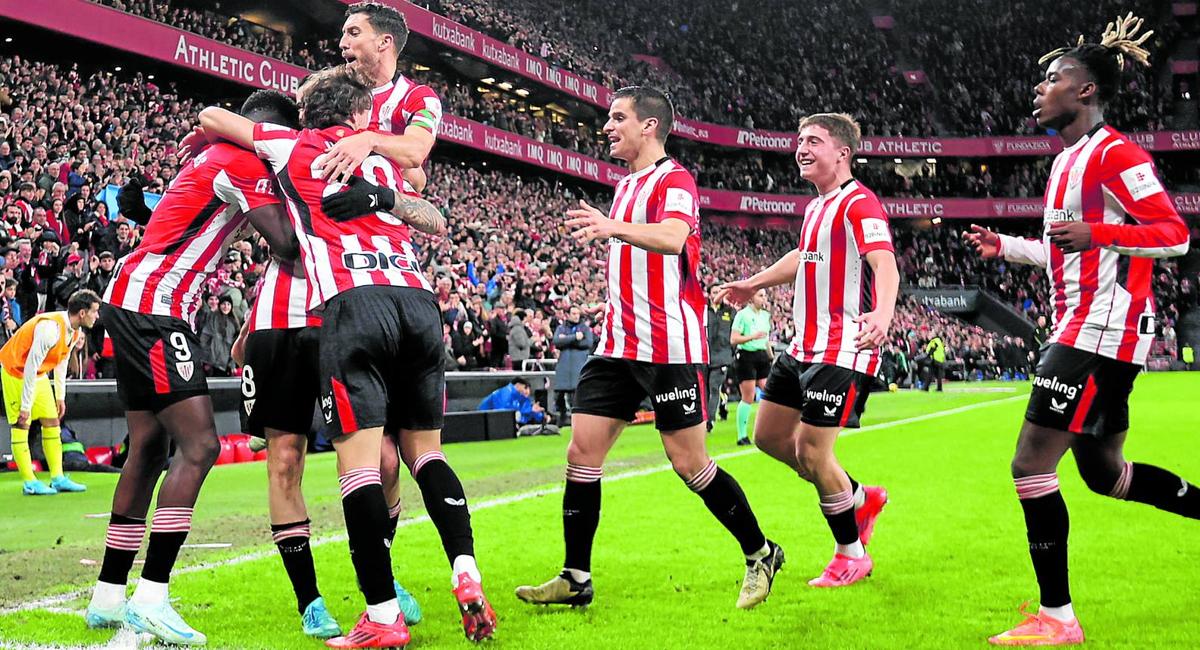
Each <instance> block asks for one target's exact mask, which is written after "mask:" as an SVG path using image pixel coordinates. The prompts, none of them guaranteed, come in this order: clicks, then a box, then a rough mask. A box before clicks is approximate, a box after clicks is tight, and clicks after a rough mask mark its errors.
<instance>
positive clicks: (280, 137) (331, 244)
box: [254, 123, 432, 310]
mask: <svg viewBox="0 0 1200 650" xmlns="http://www.w3.org/2000/svg"><path fill="white" fill-rule="evenodd" d="M354 133H355V131H354V130H353V129H351V128H349V127H345V126H336V127H331V128H328V129H320V130H318V129H304V130H303V131H295V130H292V129H289V128H287V127H284V126H278V125H275V124H265V123H259V124H255V125H254V149H255V151H256V152H257V153H258V155H260V156H262V157H263V158H264V159H265V160H267V161H268V162H269V163H270V165H271V167H272V169H273V170H274V171H275V177H276V179H277V180H278V182H279V187H280V189H281V190H282V191H283V198H284V204H285V205H286V206H287V210H288V214H289V216H290V217H291V219H292V226H293V228H294V229H295V231H296V239H297V240H299V243H300V256H301V259H302V260H303V262H304V264H303V266H304V276H305V277H306V278H307V281H308V286H309V299H308V308H309V309H310V310H311V309H316V308H317V307H320V306H321V305H323V304H325V302H326V301H327V300H329V299H330V298H332V297H334V296H336V295H337V294H339V293H341V292H343V291H347V290H349V289H353V288H355V287H364V286H372V285H388V286H395V287H415V288H419V289H424V290H426V291H432V290H431V288H430V286H429V282H428V281H427V280H426V279H425V275H424V274H423V273H421V267H420V264H419V262H418V260H417V255H416V251H415V250H414V249H413V246H412V241H411V239H410V237H409V229H408V225H406V224H405V223H404V222H403V221H401V220H400V219H399V218H397V217H395V216H393V215H391V214H389V213H386V212H377V213H375V215H374V216H367V217H360V218H357V219H351V220H349V221H342V222H339V221H334V220H333V219H330V218H329V217H327V216H325V213H324V212H321V197H322V196H324V195H326V194H331V193H333V192H337V191H339V190H340V189H341V188H342V185H341V184H340V183H327V182H325V181H324V180H322V179H321V177H320V173H319V169H320V166H321V157H322V156H324V154H325V151H327V150H328V149H329V148H330V147H332V146H333V144H334V143H335V142H337V141H338V140H340V139H342V138H344V137H346V136H349V135H352V134H354ZM354 173H355V175H356V176H361V177H363V178H365V179H366V180H367V181H369V182H371V183H374V184H375V185H379V186H381V187H390V188H392V189H394V190H399V189H400V187H401V185H400V170H399V169H397V168H396V166H395V165H393V164H392V162H391V161H390V160H388V159H387V158H384V157H383V156H379V155H375V154H372V155H370V156H367V159H366V160H365V161H363V163H362V165H360V166H359V168H358V169H356V170H355V171H354Z"/></svg>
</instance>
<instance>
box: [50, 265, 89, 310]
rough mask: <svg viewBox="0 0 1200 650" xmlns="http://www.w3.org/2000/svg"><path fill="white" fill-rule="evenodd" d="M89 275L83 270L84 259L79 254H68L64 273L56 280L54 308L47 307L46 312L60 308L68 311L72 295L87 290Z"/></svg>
mask: <svg viewBox="0 0 1200 650" xmlns="http://www.w3.org/2000/svg"><path fill="white" fill-rule="evenodd" d="M87 274H88V272H87V270H86V269H84V268H83V257H82V256H80V255H79V253H70V254H68V255H67V258H66V261H65V262H64V264H63V272H62V273H60V274H59V275H58V277H57V278H55V280H54V306H53V307H51V306H47V308H46V311H53V310H54V309H58V308H60V307H61V308H63V309H66V305H67V299H68V298H70V297H71V294H73V293H75V292H76V291H78V290H80V289H86V288H87V282H88V275H87ZM98 295H103V294H98Z"/></svg>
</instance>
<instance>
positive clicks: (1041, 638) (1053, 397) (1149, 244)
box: [964, 14, 1200, 645]
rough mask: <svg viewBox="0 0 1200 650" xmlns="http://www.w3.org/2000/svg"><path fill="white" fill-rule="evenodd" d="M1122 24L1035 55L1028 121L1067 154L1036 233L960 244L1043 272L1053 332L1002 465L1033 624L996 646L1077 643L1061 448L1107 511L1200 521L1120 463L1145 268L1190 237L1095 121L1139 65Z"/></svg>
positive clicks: (1131, 157) (1150, 329)
mask: <svg viewBox="0 0 1200 650" xmlns="http://www.w3.org/2000/svg"><path fill="white" fill-rule="evenodd" d="M1141 24H1142V21H1141V20H1140V19H1136V18H1134V17H1133V15H1132V14H1130V15H1128V16H1125V17H1123V18H1118V19H1117V20H1116V22H1114V23H1109V27H1108V29H1106V30H1105V32H1104V35H1103V36H1102V38H1101V40H1100V42H1099V43H1085V42H1084V41H1083V37H1080V40H1079V43H1078V44H1077V45H1076V46H1074V47H1069V48H1061V49H1058V50H1055V51H1053V52H1050V53H1049V54H1047V55H1046V56H1044V57H1042V59H1041V61H1040V63H1043V64H1044V63H1049V64H1050V65H1049V67H1048V68H1047V69H1046V74H1045V78H1044V79H1043V80H1042V81H1041V82H1040V83H1038V85H1037V86H1036V87H1035V88H1034V93H1035V98H1034V101H1033V106H1034V111H1033V115H1034V118H1035V119H1037V122H1038V125H1039V126H1041V127H1043V128H1046V129H1053V130H1054V131H1057V132H1058V135H1059V136H1060V137H1061V138H1062V140H1063V144H1064V145H1065V149H1063V151H1062V153H1060V154H1058V156H1057V157H1056V158H1055V160H1054V164H1053V166H1051V168H1050V180H1049V182H1048V183H1047V186H1046V200H1045V203H1046V204H1045V213H1044V217H1043V220H1044V222H1045V233H1044V234H1043V236H1042V238H1041V239H1032V240H1027V239H1024V238H1018V237H1009V236H1006V235H997V234H995V233H993V232H990V231H988V230H986V229H984V228H980V227H979V226H972V229H971V230H972V231H971V232H970V233H964V236H965V239H966V240H967V241H968V242H969V243H970V244H972V245H973V246H974V247H975V249H976V250H978V251H979V253H980V254H981V255H982V256H983V257H984V258H989V259H991V258H1003V259H1004V260H1007V261H1009V262H1018V263H1025V264H1036V265H1038V266H1042V267H1045V268H1046V271H1047V274H1048V275H1049V277H1050V282H1051V285H1052V287H1053V290H1054V329H1053V333H1052V334H1051V336H1050V340H1049V345H1048V346H1047V347H1046V348H1044V353H1043V355H1042V359H1041V361H1040V362H1039V363H1038V367H1037V374H1036V376H1035V377H1034V380H1033V392H1032V393H1031V394H1030V396H1029V407H1028V408H1027V409H1026V411H1025V422H1024V424H1023V425H1022V427H1021V433H1020V436H1019V438H1018V439H1017V450H1016V454H1015V456H1014V457H1013V461H1012V475H1013V481H1014V482H1015V483H1016V487H1017V498H1018V499H1020V501H1021V509H1022V510H1023V511H1024V513H1025V527H1026V531H1027V533H1028V539H1029V555H1030V557H1031V559H1032V560H1033V569H1034V573H1035V574H1037V581H1038V586H1039V587H1040V590H1041V606H1040V608H1039V609H1038V611H1037V612H1036V613H1034V612H1028V611H1025V608H1024V606H1022V613H1023V614H1024V615H1025V620H1024V622H1022V623H1021V624H1020V625H1018V626H1017V627H1015V628H1013V629H1011V630H1009V631H1007V632H1003V633H1001V634H998V635H996V636H994V637H992V638H990V639H988V640H989V641H990V642H992V643H993V644H997V645H1065V644H1072V643H1082V642H1083V628H1081V627H1080V625H1079V620H1078V619H1077V618H1076V617H1075V613H1074V609H1073V608H1072V605H1071V594H1070V587H1069V584H1068V580H1067V530H1068V523H1067V505H1066V503H1065V502H1064V501H1063V497H1062V493H1061V492H1060V491H1059V485H1058V474H1057V473H1056V472H1057V469H1058V463H1059V460H1061V459H1062V457H1063V455H1064V454H1066V452H1067V450H1068V449H1070V450H1071V451H1072V452H1073V454H1074V456H1075V464H1076V465H1077V466H1078V467H1079V473H1080V475H1081V476H1082V477H1083V480H1084V482H1085V483H1086V484H1087V486H1088V487H1089V488H1091V489H1092V490H1093V491H1095V492H1097V493H1099V494H1102V495H1108V496H1111V497H1114V498H1117V499H1124V500H1127V501H1137V502H1139V503H1147V504H1150V505H1152V506H1154V507H1156V508H1159V509H1162V510H1166V511H1168V512H1173V513H1175V514H1179V515H1183V516H1184V517H1189V518H1192V519H1196V518H1200V489H1198V488H1197V487H1196V486H1195V485H1192V484H1189V483H1188V482H1187V481H1186V480H1184V479H1182V478H1180V477H1178V476H1176V475H1175V474H1172V473H1171V472H1168V471H1166V470H1163V469H1160V468H1158V467H1155V466H1153V465H1145V464H1142V463H1131V462H1128V461H1126V460H1125V456H1124V446H1125V436H1126V434H1127V432H1128V429H1129V394H1130V392H1131V391H1132V390H1133V381H1134V378H1135V377H1137V374H1138V371H1139V370H1141V367H1142V365H1144V364H1145V362H1146V355H1147V352H1148V351H1149V350H1150V345H1151V343H1152V342H1153V339H1154V330H1155V323H1154V300H1153V293H1152V291H1151V284H1150V278H1151V275H1152V274H1153V269H1154V260H1153V259H1152V258H1161V257H1172V256H1176V255H1183V254H1184V253H1186V252H1187V250H1188V229H1187V226H1186V224H1185V223H1184V222H1183V220H1182V219H1180V217H1179V215H1178V214H1177V213H1176V212H1175V208H1174V206H1173V205H1172V203H1171V199H1170V198H1169V197H1168V195H1167V192H1166V190H1165V189H1164V188H1163V186H1162V184H1161V183H1160V182H1159V180H1158V178H1156V176H1155V173H1154V165H1153V163H1152V162H1151V158H1150V155H1149V154H1147V153H1146V152H1145V151H1143V150H1142V148H1141V147H1139V146H1138V145H1137V144H1134V142H1133V141H1131V140H1130V139H1129V138H1127V137H1126V136H1124V135H1123V134H1121V133H1119V132H1118V131H1117V130H1116V129H1113V128H1112V127H1110V126H1108V125H1106V124H1105V123H1104V109H1105V106H1107V105H1108V104H1109V102H1111V101H1112V100H1113V98H1114V97H1116V94H1117V92H1118V91H1119V90H1120V88H1121V87H1122V82H1121V72H1122V68H1123V66H1124V63H1125V59H1126V58H1128V59H1131V60H1132V61H1134V62H1136V63H1140V64H1143V65H1146V64H1147V57H1148V52H1147V51H1146V50H1145V49H1144V48H1143V47H1142V43H1144V42H1145V41H1146V39H1147V38H1148V37H1149V36H1150V34H1151V32H1147V33H1145V34H1142V35H1140V36H1139V35H1138V34H1137V32H1138V30H1139V29H1140V27H1141Z"/></svg>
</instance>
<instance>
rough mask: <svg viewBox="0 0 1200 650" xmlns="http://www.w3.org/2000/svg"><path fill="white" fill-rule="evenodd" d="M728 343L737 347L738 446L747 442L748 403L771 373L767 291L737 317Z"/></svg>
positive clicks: (748, 442)
mask: <svg viewBox="0 0 1200 650" xmlns="http://www.w3.org/2000/svg"><path fill="white" fill-rule="evenodd" d="M729 342H730V343H732V344H733V346H734V348H736V349H737V356H736V361H735V364H734V368H735V370H736V372H737V378H738V388H739V389H740V390H741V393H742V401H741V402H740V403H739V404H738V410H737V435H738V444H739V445H748V444H750V436H749V435H747V433H746V431H747V429H748V425H749V423H750V405H751V404H753V403H754V399H755V396H756V393H757V392H758V391H757V390H755V389H756V388H762V387H763V386H765V385H766V383H767V375H769V374H771V351H770V349H769V348H770V344H771V311H770V310H769V309H767V291H766V290H765V289H763V290H760V291H758V292H757V293H755V294H754V297H753V298H751V299H750V302H749V304H747V305H746V307H745V308H743V309H742V310H741V311H739V312H738V313H737V316H735V317H734V318H733V328H732V332H731V333H730V338H729Z"/></svg>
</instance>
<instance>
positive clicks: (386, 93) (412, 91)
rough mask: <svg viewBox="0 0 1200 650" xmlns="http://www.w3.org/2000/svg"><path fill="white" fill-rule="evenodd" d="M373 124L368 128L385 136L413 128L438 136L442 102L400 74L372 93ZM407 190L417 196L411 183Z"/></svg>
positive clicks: (421, 85) (406, 186) (433, 93)
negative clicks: (385, 134)
mask: <svg viewBox="0 0 1200 650" xmlns="http://www.w3.org/2000/svg"><path fill="white" fill-rule="evenodd" d="M371 95H372V96H373V98H374V103H373V104H372V106H371V124H370V125H369V126H368V127H367V128H369V129H371V130H372V131H379V132H381V133H392V134H397V135H399V134H402V133H404V130H405V129H407V128H408V127H410V126H415V127H419V128H422V129H425V130H427V131H429V132H430V133H432V134H434V135H435V136H436V135H437V132H438V128H439V127H440V126H441V124H442V100H440V99H438V96H437V93H435V92H433V89H432V88H430V87H429V86H426V85H424V84H418V83H415V82H414V81H412V80H411V79H409V78H408V77H405V76H404V75H402V74H400V73H399V72H397V73H396V76H395V78H393V79H392V80H391V81H390V82H388V83H386V84H384V85H382V86H379V87H378V88H374V89H372V90H371ZM404 191H405V192H408V193H409V194H415V190H414V189H413V187H412V186H411V185H409V184H408V181H404Z"/></svg>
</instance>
